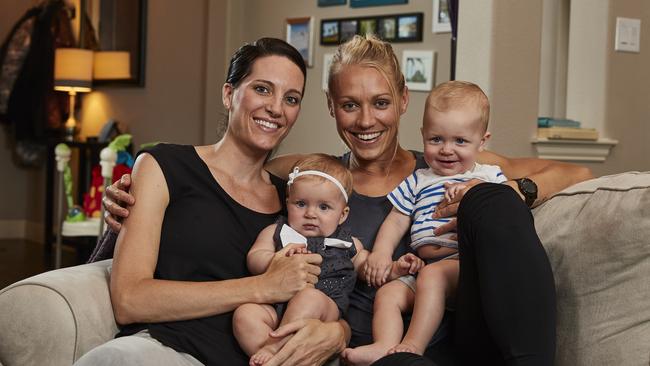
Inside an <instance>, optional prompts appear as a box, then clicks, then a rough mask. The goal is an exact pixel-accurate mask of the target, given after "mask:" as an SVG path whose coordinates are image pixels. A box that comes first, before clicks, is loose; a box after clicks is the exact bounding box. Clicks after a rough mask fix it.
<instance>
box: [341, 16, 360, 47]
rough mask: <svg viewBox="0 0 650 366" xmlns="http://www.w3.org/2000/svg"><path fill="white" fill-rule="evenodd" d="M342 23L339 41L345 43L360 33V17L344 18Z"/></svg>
mask: <svg viewBox="0 0 650 366" xmlns="http://www.w3.org/2000/svg"><path fill="white" fill-rule="evenodd" d="M339 24H340V27H341V28H340V29H341V31H340V36H339V42H340V43H343V42H345V41H347V40H349V39H351V38H352V37H354V35H355V34H359V20H358V19H343V20H341V22H340V23H339Z"/></svg>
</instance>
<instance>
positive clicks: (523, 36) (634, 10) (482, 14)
mask: <svg viewBox="0 0 650 366" xmlns="http://www.w3.org/2000/svg"><path fill="white" fill-rule="evenodd" d="M590 4H591V6H601V7H603V6H604V7H607V9H605V12H606V13H607V14H608V15H607V22H604V23H602V24H600V27H603V28H604V29H599V30H598V33H599V34H605V35H606V36H605V38H606V39H605V40H602V42H605V43H606V45H605V48H606V52H605V54H604V55H601V56H600V57H601V58H604V60H603V59H599V60H586V61H584V62H582V63H581V64H580V65H579V67H580V68H582V69H583V70H582V72H584V74H588V75H592V76H591V77H592V78H593V77H597V78H599V79H602V81H603V82H598V83H595V84H594V85H600V88H605V90H604V91H603V90H600V91H598V90H596V91H590V92H591V93H592V94H596V95H598V94H604V95H605V97H604V98H603V100H604V103H603V102H601V103H596V102H591V104H592V105H591V108H593V109H594V110H598V111H603V112H602V115H604V116H605V117H604V118H603V119H604V121H602V128H601V134H602V135H603V137H609V138H612V139H616V140H618V141H619V144H618V145H617V146H616V147H614V148H613V150H612V153H611V155H610V156H609V158H608V159H607V160H606V161H605V162H604V163H585V165H587V166H589V167H590V168H591V169H592V171H593V172H594V174H595V175H597V176H600V175H605V174H614V173H618V172H622V171H627V170H642V171H643V170H650V159H649V158H648V157H650V144H648V143H647V142H646V141H647V140H648V138H650V127H649V126H648V122H650V106H649V104H648V100H650V83H649V81H650V70H649V69H648V67H647V65H648V64H650V59H649V58H650V56H649V54H648V50H649V49H650V48H648V47H650V27H649V26H648V24H650V2H648V1H646V0H615V1H614V0H598V1H595V2H593V3H590ZM542 5H543V3H542V0H530V1H525V2H523V1H522V2H517V1H498V0H463V1H461V9H460V16H459V19H460V24H459V36H458V39H459V46H458V49H459V53H458V64H457V65H458V66H457V67H458V69H457V75H458V77H459V78H466V79H469V80H473V81H476V82H478V83H479V84H480V85H481V86H484V87H485V88H486V91H487V93H488V96H489V97H490V100H491V102H492V113H491V122H490V123H491V127H490V129H491V131H492V132H493V138H492V141H491V143H490V149H492V150H494V151H496V152H499V153H502V154H504V155H508V156H535V150H534V149H533V147H532V145H531V143H530V142H531V140H532V138H533V137H534V136H535V123H536V118H537V111H538V105H539V102H538V97H539V92H538V90H539V80H538V78H539V72H540V61H539V60H540V48H541V33H540V31H541V24H542V18H541V17H542ZM594 11H596V12H597V13H602V12H603V9H595V10H594ZM617 16H623V17H631V18H639V19H641V24H642V26H641V53H622V52H614V50H613V48H614V46H613V44H614V32H615V22H616V17H617ZM572 25H573V24H572ZM573 26H576V25H573ZM577 26H580V25H577ZM589 26H590V27H593V26H594V25H593V24H589ZM477 28H479V29H478V30H477ZM585 42H594V40H593V39H589V40H586V41H585ZM486 45H488V46H487V47H486ZM584 47H585V48H588V47H589V44H588V43H586V44H585V45H584ZM476 49H481V50H483V52H482V56H483V57H482V59H481V57H480V56H481V55H478V57H477V54H476ZM486 65H487V67H486ZM602 65H605V72H604V74H603V72H602V71H598V72H594V70H601V69H602ZM581 103H589V101H585V100H582V101H581ZM580 107H581V108H585V105H581V106H580ZM587 107H588V105H587ZM568 109H569V106H567V110H568ZM587 125H589V123H587Z"/></svg>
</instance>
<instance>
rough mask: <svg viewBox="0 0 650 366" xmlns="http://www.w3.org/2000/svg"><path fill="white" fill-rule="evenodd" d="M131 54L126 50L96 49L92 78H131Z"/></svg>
mask: <svg viewBox="0 0 650 366" xmlns="http://www.w3.org/2000/svg"><path fill="white" fill-rule="evenodd" d="M130 58H131V55H130V54H129V52H127V51H97V52H95V58H94V61H93V79H94V80H124V79H130V78H131V64H130V62H129V60H130Z"/></svg>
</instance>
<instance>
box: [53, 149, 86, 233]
mask: <svg viewBox="0 0 650 366" xmlns="http://www.w3.org/2000/svg"><path fill="white" fill-rule="evenodd" d="M55 151H56V153H57V155H60V154H61V153H64V154H65V155H67V156H70V148H69V147H68V145H66V144H58V145H56V148H55ZM63 187H64V189H65V198H66V202H67V203H68V214H67V215H66V217H65V221H68V222H80V221H84V220H86V214H84V212H83V210H82V209H81V207H79V206H76V205H75V204H74V200H73V199H72V171H71V170H70V165H68V164H66V165H65V168H64V169H63Z"/></svg>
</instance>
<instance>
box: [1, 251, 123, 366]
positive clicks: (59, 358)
mask: <svg viewBox="0 0 650 366" xmlns="http://www.w3.org/2000/svg"><path fill="white" fill-rule="evenodd" d="M111 263H112V261H111V260H105V261H101V262H96V263H92V264H85V265H80V266H75V267H69V268H63V269H59V270H55V271H50V272H45V273H42V274H39V275H36V276H33V277H30V278H27V279H25V280H22V281H19V282H16V283H15V284H13V285H10V286H8V287H6V288H4V289H2V290H1V291H0V364H3V365H5V366H11V365H70V364H72V363H74V362H75V361H76V360H77V359H78V358H79V357H81V356H82V355H83V354H84V353H86V352H88V351H89V350H91V349H92V348H94V347H96V346H97V345H99V344H102V343H104V342H106V341H108V340H110V339H112V338H113V337H114V335H115V334H116V333H117V331H118V329H117V325H116V324H115V318H114V317H113V309H112V307H111V301H110V295H109V291H108V280H109V277H110V274H109V271H110V265H111Z"/></svg>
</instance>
